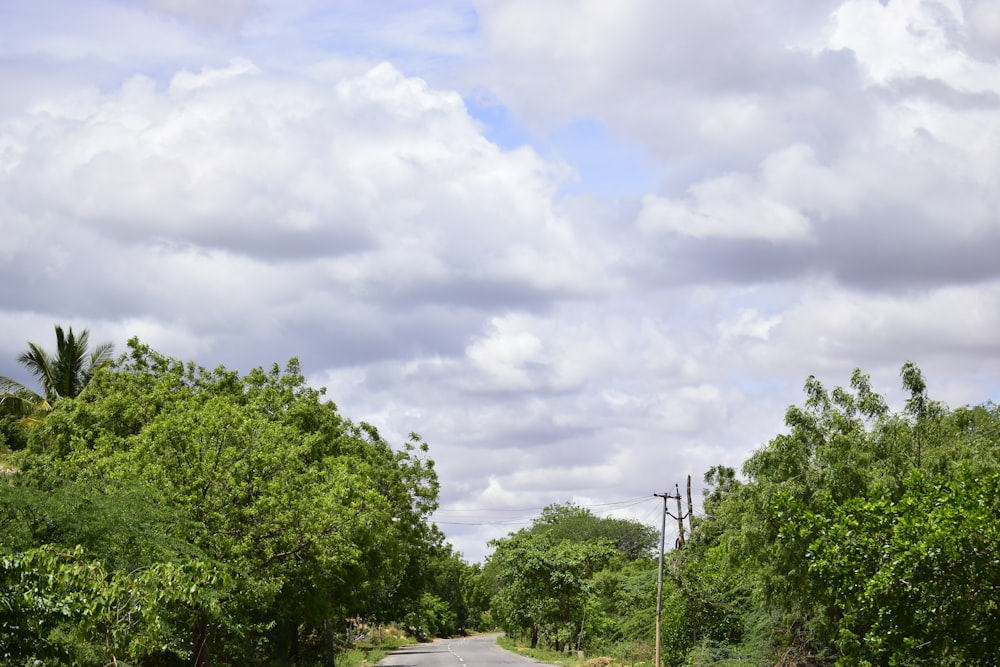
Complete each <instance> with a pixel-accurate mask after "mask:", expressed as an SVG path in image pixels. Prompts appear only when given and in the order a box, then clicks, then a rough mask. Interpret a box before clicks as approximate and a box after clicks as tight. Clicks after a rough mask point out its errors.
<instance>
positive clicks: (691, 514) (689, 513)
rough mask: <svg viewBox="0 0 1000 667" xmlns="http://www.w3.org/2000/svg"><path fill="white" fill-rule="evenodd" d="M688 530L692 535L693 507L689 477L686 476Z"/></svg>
mask: <svg viewBox="0 0 1000 667" xmlns="http://www.w3.org/2000/svg"><path fill="white" fill-rule="evenodd" d="M688 529H689V531H688V532H690V533H691V534H692V535H694V505H693V504H692V503H691V475H690V474H688Z"/></svg>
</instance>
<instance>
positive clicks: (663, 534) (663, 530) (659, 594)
mask: <svg viewBox="0 0 1000 667" xmlns="http://www.w3.org/2000/svg"><path fill="white" fill-rule="evenodd" d="M653 495H654V496H656V497H657V498H663V516H662V517H660V519H661V521H660V570H659V574H658V575H657V578H656V662H655V663H654V665H653V667H660V666H661V665H662V663H661V662H660V617H661V616H662V615H663V548H664V544H665V543H666V539H667V498H669V496H668V495H667V494H666V493H654V494H653Z"/></svg>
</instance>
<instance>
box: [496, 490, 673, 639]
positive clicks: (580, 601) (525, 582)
mask: <svg viewBox="0 0 1000 667" xmlns="http://www.w3.org/2000/svg"><path fill="white" fill-rule="evenodd" d="M653 535H655V533H653V534H651V533H650V530H649V529H648V527H646V526H643V525H641V524H633V523H632V522H627V521H621V520H617V519H601V518H598V517H595V516H594V515H592V514H591V513H590V512H589V511H588V510H586V509H582V508H579V507H576V506H573V505H552V506H550V507H547V508H546V509H545V510H544V511H543V512H542V515H541V516H540V517H539V518H538V519H536V520H535V522H534V524H533V525H532V527H531V528H529V529H524V530H520V531H518V532H516V533H511V534H510V535H509V536H508V537H506V538H504V539H501V540H495V541H494V542H493V546H494V547H495V551H494V553H493V554H492V556H491V557H490V559H489V562H488V564H487V566H486V571H487V572H488V573H489V576H491V577H492V578H493V580H494V582H495V586H496V590H495V593H494V595H493V599H492V606H491V614H492V615H493V618H494V619H495V620H496V622H497V623H498V624H499V625H500V627H502V628H503V629H504V630H505V631H506V632H508V633H517V632H519V631H521V630H528V631H529V632H530V633H531V635H532V646H533V647H534V646H535V645H537V643H538V641H539V640H540V641H542V642H543V643H544V644H546V645H548V646H551V647H554V648H556V650H560V649H563V648H566V647H573V648H575V649H583V648H585V647H586V646H588V645H594V644H595V643H598V642H600V641H602V639H603V638H604V637H605V636H606V635H608V634H609V628H610V626H611V625H612V623H611V622H610V621H609V620H608V618H607V614H608V613H609V609H610V607H609V606H608V604H607V603H606V602H605V601H603V600H600V599H599V598H600V597H601V596H600V595H599V590H600V587H601V586H603V590H604V591H605V596H607V595H609V593H607V591H609V590H610V589H611V588H613V584H612V583H611V582H610V581H609V579H608V577H607V576H604V577H601V576H599V573H601V572H602V571H603V570H605V569H607V568H609V567H612V566H617V565H620V564H621V563H625V562H629V561H630V560H635V559H636V558H638V557H640V556H641V555H642V554H643V553H644V552H648V551H649V546H650V545H649V542H650V541H651V538H653ZM653 539H655V538H653ZM612 606H613V604H612Z"/></svg>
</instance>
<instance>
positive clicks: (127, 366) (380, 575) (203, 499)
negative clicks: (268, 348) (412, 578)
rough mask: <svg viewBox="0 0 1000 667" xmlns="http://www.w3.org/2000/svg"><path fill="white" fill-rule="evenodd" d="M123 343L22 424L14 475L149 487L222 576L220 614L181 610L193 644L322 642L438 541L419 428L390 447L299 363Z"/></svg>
mask: <svg viewBox="0 0 1000 667" xmlns="http://www.w3.org/2000/svg"><path fill="white" fill-rule="evenodd" d="M129 350H130V351H129V353H128V354H127V355H126V356H124V357H123V358H122V359H121V360H119V361H118V362H117V363H116V364H115V365H114V366H113V368H112V371H113V372H108V373H101V374H98V375H97V376H95V377H94V378H93V380H92V381H91V383H90V384H89V385H88V387H87V389H86V390H85V391H84V392H82V393H81V394H80V395H79V396H78V397H77V398H76V399H74V400H60V401H59V402H58V403H57V404H56V405H55V409H54V410H53V412H52V413H51V415H50V416H49V417H48V418H47V419H46V421H45V423H44V426H43V427H42V428H40V429H34V430H33V431H32V433H31V434H30V437H29V442H28V447H27V449H26V450H25V451H24V452H22V453H21V454H22V455H21V457H20V458H19V461H18V462H19V467H20V469H21V471H22V472H21V473H20V475H22V476H24V478H25V479H44V478H45V477H54V478H56V479H60V480H64V481H69V482H74V483H80V484H82V485H94V486H96V487H97V488H102V487H104V486H110V487H121V488H144V489H152V490H155V491H153V492H151V495H152V497H154V498H155V502H156V504H157V505H158V506H162V507H165V508H169V511H170V512H172V513H175V515H176V516H177V517H178V519H177V524H176V535H177V537H179V538H180V539H181V540H182V541H183V542H185V543H186V544H188V545H190V547H191V548H193V549H194V550H196V551H197V553H199V554H201V559H203V560H204V561H205V562H207V563H209V564H211V565H212V566H213V567H221V568H223V569H224V571H226V572H229V573H231V574H232V577H231V579H230V580H229V581H230V584H229V587H228V588H227V590H226V591H225V593H226V594H225V596H223V597H221V598H220V599H221V604H222V611H223V613H224V616H225V622H224V623H217V622H216V621H215V620H213V617H212V616H211V615H210V614H207V613H206V614H203V615H200V616H199V615H194V616H193V617H192V627H190V628H188V630H187V636H188V637H191V638H193V639H190V640H189V648H190V650H191V651H192V654H195V655H200V656H202V657H201V658H199V659H200V660H201V661H202V662H203V663H204V664H207V656H208V654H209V653H211V654H214V656H215V660H216V661H219V662H223V663H228V664H249V663H252V662H255V661H258V660H260V659H262V658H263V657H264V656H270V657H272V658H274V659H280V660H287V661H293V662H294V661H297V660H299V659H300V658H301V659H305V655H304V653H303V651H319V652H322V651H326V650H329V642H326V643H324V644H323V645H316V644H314V643H313V642H312V639H310V638H312V637H317V636H321V635H323V634H324V632H325V630H326V629H327V628H329V627H330V623H331V621H337V620H342V619H346V618H348V617H352V616H355V615H357V614H359V613H362V612H364V610H366V609H367V608H368V607H367V604H368V602H369V601H370V599H371V596H372V594H373V592H374V591H376V590H384V591H390V592H391V591H396V590H399V589H401V588H402V584H403V583H404V582H403V580H402V576H403V574H404V573H405V572H406V571H407V570H408V568H409V567H410V565H411V563H413V562H415V560H416V559H417V557H418V554H419V553H421V552H423V551H426V549H427V546H426V545H427V544H428V542H429V541H432V540H433V539H434V531H433V530H432V528H431V527H430V526H429V525H428V523H427V517H428V516H429V514H430V513H431V512H432V511H433V509H434V508H435V506H436V498H437V480H436V476H435V474H434V470H433V462H432V461H430V460H429V459H427V458H426V456H425V454H426V451H427V446H426V444H424V443H422V442H420V440H419V438H418V437H416V436H414V437H413V438H411V442H410V443H407V444H406V445H405V446H404V447H403V448H402V449H400V450H395V449H393V448H392V447H390V446H389V444H388V443H387V442H385V441H384V440H383V439H382V438H381V436H380V435H379V434H378V432H377V430H376V429H374V428H373V427H371V426H369V425H366V424H354V423H352V422H351V421H349V420H348V419H346V418H344V417H343V416H341V415H340V414H339V413H338V412H337V409H336V406H335V405H334V404H333V403H331V402H328V401H322V400H321V397H322V391H321V390H314V389H312V388H310V387H308V386H307V385H306V383H305V380H304V378H303V377H302V375H301V372H300V370H299V367H298V364H297V362H295V361H294V360H293V361H292V362H290V363H289V364H288V366H287V367H286V368H285V370H284V371H282V370H281V369H279V368H278V367H277V366H274V367H273V368H272V369H271V370H270V371H264V370H262V369H255V370H253V371H251V372H250V373H249V374H247V375H245V376H241V375H239V374H238V373H236V372H233V371H229V370H226V369H225V368H221V367H220V368H218V369H215V370H213V371H209V370H206V369H204V368H201V367H198V366H196V365H194V364H184V363H182V362H179V361H177V360H173V359H170V358H168V357H164V356H162V355H160V354H157V353H156V352H154V351H153V350H151V349H149V348H148V347H147V346H144V345H142V344H140V343H139V342H138V341H137V340H134V339H133V340H132V341H130V342H129ZM327 634H328V633H327ZM199 664H202V663H199Z"/></svg>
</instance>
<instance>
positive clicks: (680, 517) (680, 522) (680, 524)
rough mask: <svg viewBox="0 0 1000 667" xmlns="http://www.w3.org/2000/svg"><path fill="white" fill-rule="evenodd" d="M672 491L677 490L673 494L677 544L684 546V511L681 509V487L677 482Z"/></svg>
mask: <svg viewBox="0 0 1000 667" xmlns="http://www.w3.org/2000/svg"><path fill="white" fill-rule="evenodd" d="M674 491H676V492H677V493H676V495H674V498H676V499H677V535H678V537H677V544H678V546H684V513H683V511H682V510H681V489H680V487H679V486H678V485H677V484H674Z"/></svg>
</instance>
